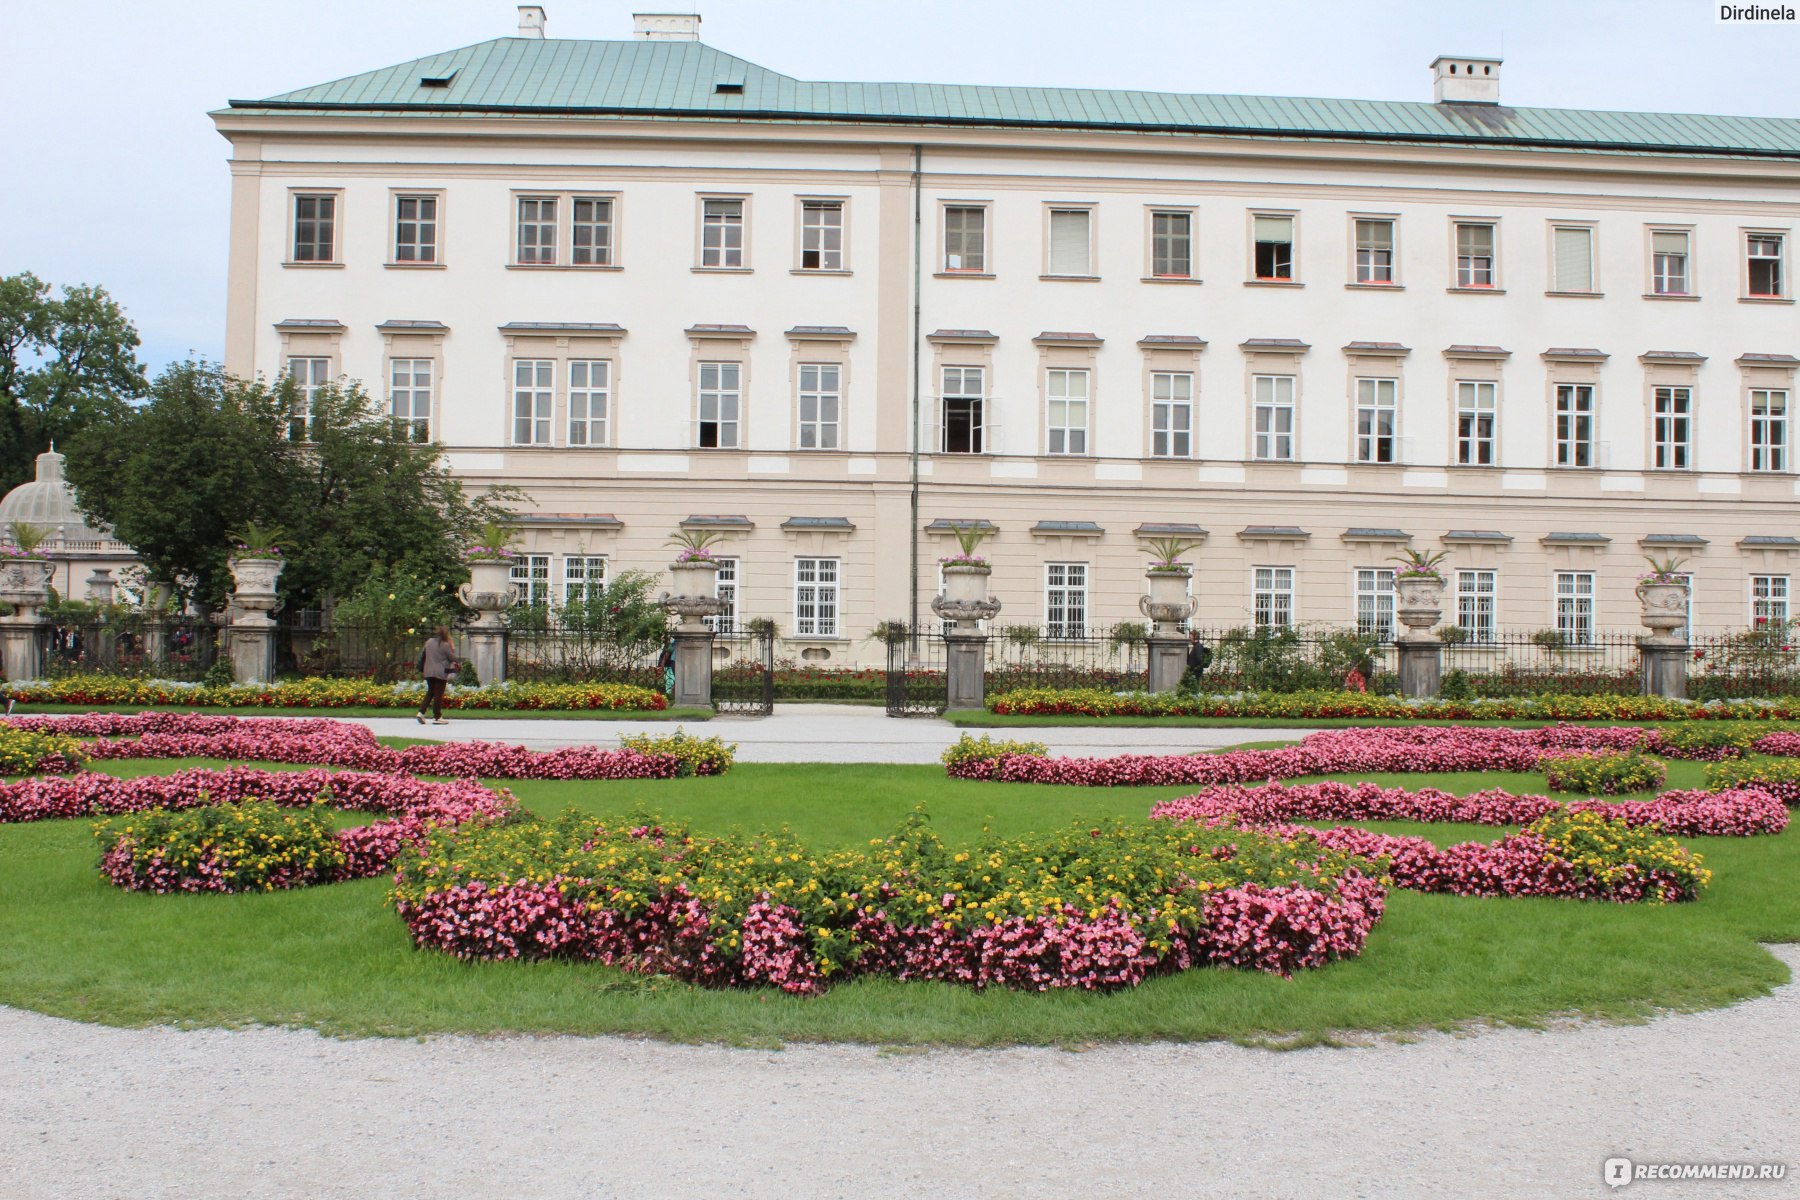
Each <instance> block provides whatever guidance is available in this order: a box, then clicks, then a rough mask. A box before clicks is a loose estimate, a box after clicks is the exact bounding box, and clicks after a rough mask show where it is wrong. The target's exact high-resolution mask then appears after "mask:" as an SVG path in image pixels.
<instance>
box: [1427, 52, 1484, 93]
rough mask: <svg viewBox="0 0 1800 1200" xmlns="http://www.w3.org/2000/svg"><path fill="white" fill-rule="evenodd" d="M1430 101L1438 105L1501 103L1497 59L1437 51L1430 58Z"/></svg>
mask: <svg viewBox="0 0 1800 1200" xmlns="http://www.w3.org/2000/svg"><path fill="white" fill-rule="evenodd" d="M1431 75H1432V94H1431V98H1432V100H1434V101H1436V102H1437V103H1438V104H1498V103H1500V60H1499V59H1497V58H1474V57H1470V56H1466V55H1449V54H1440V55H1438V56H1437V57H1436V58H1434V59H1432V60H1431Z"/></svg>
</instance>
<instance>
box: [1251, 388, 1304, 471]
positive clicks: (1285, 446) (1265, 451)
mask: <svg viewBox="0 0 1800 1200" xmlns="http://www.w3.org/2000/svg"><path fill="white" fill-rule="evenodd" d="M1251 399H1252V404H1253V406H1254V413H1253V415H1254V417H1255V421H1254V426H1253V427H1254V430H1255V439H1254V444H1253V446H1252V448H1251V455H1250V456H1251V457H1252V458H1256V459H1261V460H1263V461H1267V462H1288V461H1290V460H1292V459H1293V457H1294V377H1293V376H1292V375H1257V376H1255V377H1254V378H1253V379H1252V380H1251Z"/></svg>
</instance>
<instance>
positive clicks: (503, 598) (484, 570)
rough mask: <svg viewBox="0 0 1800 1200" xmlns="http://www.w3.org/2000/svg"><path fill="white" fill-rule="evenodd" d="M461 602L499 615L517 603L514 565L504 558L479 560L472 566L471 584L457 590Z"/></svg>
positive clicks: (480, 611) (476, 609) (470, 568)
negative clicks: (513, 578)
mask: <svg viewBox="0 0 1800 1200" xmlns="http://www.w3.org/2000/svg"><path fill="white" fill-rule="evenodd" d="M456 594H457V595H458V596H459V597H461V598H462V602H463V603H464V604H466V605H468V606H469V607H470V608H472V609H474V610H475V611H476V612H478V613H481V614H482V615H483V616H484V617H485V616H487V614H489V613H493V614H494V615H495V616H498V615H499V614H500V613H503V612H505V611H506V610H507V609H509V608H511V607H512V606H513V605H514V604H515V603H516V602H517V600H518V597H517V595H516V594H515V593H514V592H513V587H512V562H511V561H510V560H508V559H504V558H478V559H475V560H474V561H473V562H471V563H470V564H469V582H467V583H465V584H463V585H462V587H460V588H458V589H457V591H456Z"/></svg>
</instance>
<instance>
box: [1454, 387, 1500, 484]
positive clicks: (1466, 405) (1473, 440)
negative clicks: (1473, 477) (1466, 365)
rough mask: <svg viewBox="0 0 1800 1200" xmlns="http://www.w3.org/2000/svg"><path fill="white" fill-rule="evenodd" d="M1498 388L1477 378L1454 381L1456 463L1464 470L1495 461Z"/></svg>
mask: <svg viewBox="0 0 1800 1200" xmlns="http://www.w3.org/2000/svg"><path fill="white" fill-rule="evenodd" d="M1499 399H1500V385H1499V384H1497V383H1491V382H1487V381H1485V380H1479V379H1459V380H1457V382H1456V462H1457V465H1458V466H1464V467H1491V466H1493V465H1494V462H1495V455H1494V449H1495V441H1494V419H1495V417H1496V416H1498V415H1499Z"/></svg>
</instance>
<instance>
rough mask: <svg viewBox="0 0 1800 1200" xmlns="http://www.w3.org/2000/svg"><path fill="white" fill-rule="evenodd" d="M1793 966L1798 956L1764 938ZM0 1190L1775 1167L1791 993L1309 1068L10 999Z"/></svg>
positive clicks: (688, 1190)
mask: <svg viewBox="0 0 1800 1200" xmlns="http://www.w3.org/2000/svg"><path fill="white" fill-rule="evenodd" d="M1773 953H1775V954H1777V955H1778V956H1780V957H1781V958H1782V959H1783V960H1784V961H1786V962H1787V963H1788V964H1789V965H1790V966H1800V947H1795V946H1780V947H1774V948H1773ZM0 1047H3V1048H4V1049H3V1053H0V1196H4V1197H6V1198H7V1200H40V1198H41V1200H88V1198H90V1197H92V1198H95V1200H110V1198H112V1197H121V1198H123V1197H131V1198H133V1200H145V1198H156V1197H184V1198H185V1197H226V1196H230V1197H257V1198H259V1200H260V1198H265V1197H266V1198H271V1200H278V1198H281V1197H356V1198H358V1200H363V1198H366V1197H372V1196H380V1197H383V1198H387V1197H396V1198H398V1197H434V1198H435V1197H463V1196H501V1195H505V1196H518V1197H531V1198H534V1200H535V1198H539V1197H542V1198H546V1200H549V1198H560V1197H570V1198H581V1200H595V1198H611V1197H640V1196H642V1197H679V1196H695V1197H709V1198H710V1197H739V1196H742V1197H765V1196H766V1197H775V1198H777V1200H801V1198H804V1200H811V1198H813V1197H837V1196H845V1197H850V1196H855V1197H862V1196H878V1197H897V1196H919V1195H930V1194H935V1195H938V1196H943V1197H968V1196H981V1197H1038V1196H1044V1197H1089V1196H1104V1197H1123V1196H1154V1197H1158V1198H1164V1200H1167V1198H1173V1197H1189V1196H1194V1197H1199V1196H1206V1197H1230V1196H1255V1197H1304V1198H1306V1200H1314V1198H1327V1197H1348V1196H1368V1197H1382V1198H1384V1200H1385V1198H1389V1197H1413V1196H1421V1197H1426V1196H1445V1197H1475V1196H1479V1197H1483V1198H1487V1197H1515V1196H1516V1197H1530V1198H1532V1200H1541V1198H1544V1197H1565V1196H1574V1197H1580V1196H1604V1195H1609V1194H1611V1193H1609V1192H1608V1191H1607V1189H1606V1188H1605V1187H1604V1186H1603V1185H1602V1184H1601V1180H1600V1172H1601V1164H1602V1162H1603V1161H1604V1160H1605V1159H1606V1158H1608V1157H1611V1156H1614V1155H1624V1156H1627V1157H1635V1158H1637V1159H1638V1160H1639V1161H1681V1160H1699V1161H1731V1162H1744V1161H1783V1162H1789V1163H1790V1164H1791V1165H1792V1167H1793V1170H1792V1172H1791V1177H1790V1178H1789V1179H1788V1180H1786V1181H1784V1182H1782V1183H1756V1184H1748V1183H1726V1182H1692V1181H1690V1182H1639V1183H1635V1184H1632V1185H1631V1186H1630V1187H1629V1189H1628V1190H1626V1191H1625V1193H1624V1195H1626V1196H1627V1197H1636V1196H1663V1197H1670V1198H1674V1197H1681V1198H1684V1200H1685V1198H1688V1197H1700V1198H1703V1200H1711V1198H1713V1197H1719V1198H1724V1197H1735V1196H1791V1195H1794V1194H1795V1193H1796V1191H1800V1186H1797V1184H1800V1161H1796V1160H1797V1159H1800V1134H1797V1133H1796V1122H1797V1121H1800V1088H1797V1087H1796V1086H1795V1083H1794V1074H1793V1057H1794V1052H1795V1050H1796V1048H1800V988H1797V987H1796V986H1795V985H1793V984H1790V985H1788V986H1786V987H1784V988H1782V989H1780V990H1779V991H1778V992H1777V993H1776V994H1775V995H1774V996H1772V997H1769V998H1766V999H1762V1000H1755V1001H1751V1002H1749V1003H1746V1004H1740V1005H1737V1006H1736V1007H1733V1008H1729V1009H1722V1010H1716V1011H1711V1012H1704V1013H1696V1014H1688V1015H1676V1016H1669V1017H1665V1018H1662V1019H1660V1020H1657V1021H1653V1022H1651V1023H1649V1024H1645V1025H1625V1026H1593V1025H1590V1026H1582V1027H1571V1028H1559V1029H1554V1030H1551V1031H1548V1032H1533V1031H1527V1030H1497V1031H1489V1032H1484V1033H1480V1034H1477V1035H1473V1036H1469V1037H1462V1038H1454V1037H1449V1036H1444V1035H1438V1034H1432V1035H1428V1036H1425V1037H1423V1038H1421V1039H1420V1040H1418V1041H1416V1042H1412V1043H1410V1044H1403V1045H1402V1044H1380V1045H1374V1046H1369V1047H1361V1048H1355V1049H1314V1050H1303V1051H1296V1052H1292V1053H1279V1052H1274V1051H1266V1050H1255V1049H1246V1048H1243V1047H1239V1046H1233V1045H1229V1044H1220V1043H1205V1044H1197V1045H1157V1046H1107V1047H1103V1048H1099V1049H1094V1050H1090V1051H1087V1052H1085V1053H1069V1052H1065V1051H1061V1050H1044V1049H1030V1050H999V1051H948V1050H934V1051H923V1052H916V1053H915V1052H906V1053H883V1052H882V1051H880V1050H878V1049H874V1048H868V1047H834V1046H797V1047H792V1048H789V1049H786V1050H780V1051H767V1050H732V1049H725V1048H721V1047H715V1046H671V1045H665V1044H661V1043H655V1042H645V1041H630V1040H623V1039H617V1038H593V1039H582V1038H538V1037H510V1038H484V1039H478V1038H460V1037H446V1038H433V1039H428V1040H423V1041H403V1040H392V1041H385V1040H373V1041H332V1040H327V1039H324V1038H320V1037H318V1036H316V1035H314V1034H311V1033H303V1032H295V1031H289V1030H278V1029H251V1030H241V1031H235V1032H228V1031H220V1030H204V1031H195V1032H180V1031H175V1030H170V1029H138V1030H131V1029H109V1028H102V1027H97V1026H89V1025H81V1024H75V1023H71V1022H67V1021H60V1020H56V1019H53V1018H49V1017H44V1016H40V1015H37V1014H34V1013H27V1012H21V1011H18V1010H14V1009H0Z"/></svg>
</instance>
